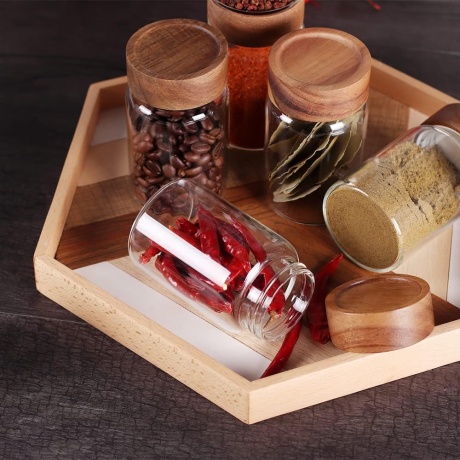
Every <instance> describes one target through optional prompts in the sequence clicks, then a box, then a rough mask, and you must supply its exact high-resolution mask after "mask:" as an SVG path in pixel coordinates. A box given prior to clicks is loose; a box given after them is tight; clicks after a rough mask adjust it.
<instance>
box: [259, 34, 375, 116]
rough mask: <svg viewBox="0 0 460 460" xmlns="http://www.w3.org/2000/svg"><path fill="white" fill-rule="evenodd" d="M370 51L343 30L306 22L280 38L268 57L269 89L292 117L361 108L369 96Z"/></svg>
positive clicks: (347, 112)
mask: <svg viewBox="0 0 460 460" xmlns="http://www.w3.org/2000/svg"><path fill="white" fill-rule="evenodd" d="M370 73H371V56H370V53H369V50H368V49H367V47H366V46H365V45H364V43H363V42H361V41H360V40H358V39H357V38H356V37H354V36H352V35H350V34H347V33H345V32H343V31H340V30H335V29H328V28H325V27H308V28H305V29H303V30H297V31H295V32H291V33H290V34H287V35H285V36H284V37H282V38H280V39H279V40H278V41H277V42H276V43H275V44H274V45H273V47H272V49H271V51H270V56H269V60H268V94H269V97H270V99H271V100H272V102H273V103H274V104H275V106H276V107H278V108H279V109H280V110H281V111H282V112H283V113H284V114H286V115H287V116H289V117H292V118H296V119H299V120H304V121H329V122H330V121H331V120H340V119H343V118H345V117H348V116H350V115H352V114H354V113H355V112H357V111H358V110H360V109H361V108H362V107H363V106H364V105H365V104H366V102H367V98H368V96H369V79H370Z"/></svg>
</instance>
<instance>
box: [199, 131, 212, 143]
mask: <svg viewBox="0 0 460 460" xmlns="http://www.w3.org/2000/svg"><path fill="white" fill-rule="evenodd" d="M198 137H199V138H200V141H201V142H205V143H206V144H209V145H213V144H214V143H215V142H216V138H215V137H214V136H212V135H211V134H208V133H206V132H204V131H203V132H201V133H200V135H199V136H198Z"/></svg>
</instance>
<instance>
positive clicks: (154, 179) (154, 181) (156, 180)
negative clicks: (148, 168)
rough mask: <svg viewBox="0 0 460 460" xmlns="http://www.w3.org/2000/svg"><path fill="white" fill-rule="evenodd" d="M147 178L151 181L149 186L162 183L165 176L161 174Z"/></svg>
mask: <svg viewBox="0 0 460 460" xmlns="http://www.w3.org/2000/svg"><path fill="white" fill-rule="evenodd" d="M145 180H146V181H147V182H148V183H149V186H151V185H157V184H161V183H162V182H163V181H164V180H165V178H164V176H163V175H160V176H157V177H146V178H145ZM149 188H150V187H149Z"/></svg>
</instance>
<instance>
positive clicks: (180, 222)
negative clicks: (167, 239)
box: [176, 216, 200, 239]
mask: <svg viewBox="0 0 460 460" xmlns="http://www.w3.org/2000/svg"><path fill="white" fill-rule="evenodd" d="M176 225H177V228H178V229H179V230H182V231H183V232H184V233H188V234H189V235H190V236H193V237H194V238H197V239H198V238H199V237H200V226H199V225H198V224H197V223H193V222H190V221H189V220H188V219H186V218H185V217H182V216H180V217H178V218H177V219H176Z"/></svg>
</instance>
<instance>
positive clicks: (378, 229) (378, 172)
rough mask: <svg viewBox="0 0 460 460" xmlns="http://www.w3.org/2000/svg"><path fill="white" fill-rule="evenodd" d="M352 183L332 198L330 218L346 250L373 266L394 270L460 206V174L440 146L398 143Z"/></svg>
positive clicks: (358, 260)
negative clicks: (402, 259) (400, 261)
mask: <svg viewBox="0 0 460 460" xmlns="http://www.w3.org/2000/svg"><path fill="white" fill-rule="evenodd" d="M349 181H350V184H347V185H344V186H340V187H337V188H335V189H334V190H333V191H332V192H331V193H330V194H329V196H328V197H327V199H326V200H327V201H326V202H325V209H326V219H327V222H328V226H329V229H330V231H331V233H332V235H333V236H334V238H335V239H336V241H337V243H338V244H339V245H340V246H341V247H342V248H343V249H344V250H345V252H347V253H348V255H349V256H350V257H352V258H353V259H354V260H355V261H357V262H358V263H360V264H362V265H364V266H367V267H369V268H371V269H377V270H385V269H391V268H392V267H393V266H394V265H395V264H397V263H398V261H399V260H400V258H401V257H402V255H403V254H404V253H405V252H408V251H410V250H411V249H413V248H414V247H415V246H417V245H418V243H420V242H421V241H422V240H424V239H425V238H426V237H428V236H429V235H431V234H432V233H433V232H435V231H436V230H438V229H439V228H440V227H442V226H443V225H445V224H447V223H448V222H449V221H450V220H451V219H452V218H453V217H454V216H455V214H456V213H457V210H458V208H459V194H460V178H459V175H458V172H457V171H456V170H455V168H454V166H453V165H452V164H451V163H450V162H449V161H448V160H447V159H446V157H445V156H444V155H443V154H442V153H441V152H440V151H439V150H438V149H437V147H430V148H423V147H420V146H419V145H417V144H416V143H414V142H412V141H407V142H403V143H400V144H397V145H396V146H395V147H393V148H392V149H391V150H389V151H388V152H386V153H385V154H384V155H381V156H379V157H377V158H375V159H374V160H373V161H370V162H369V163H367V164H365V165H364V166H363V167H362V168H361V169H360V170H359V171H358V172H357V173H356V174H355V175H354V176H353V177H351V178H350V179H349Z"/></svg>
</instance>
